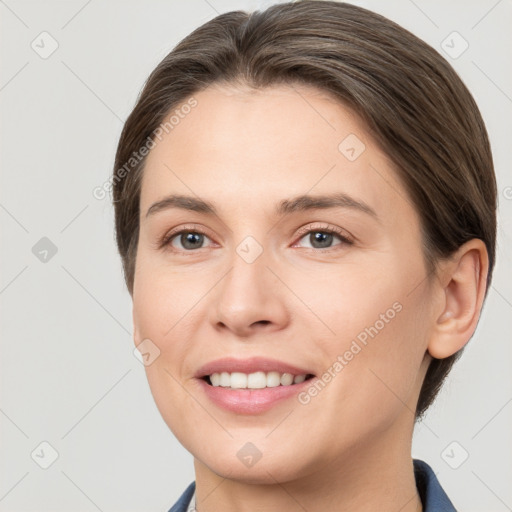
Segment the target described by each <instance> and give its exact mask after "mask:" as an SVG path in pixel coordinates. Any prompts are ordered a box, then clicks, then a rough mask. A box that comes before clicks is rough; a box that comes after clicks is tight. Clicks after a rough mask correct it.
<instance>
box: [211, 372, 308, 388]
mask: <svg viewBox="0 0 512 512" xmlns="http://www.w3.org/2000/svg"><path fill="white" fill-rule="evenodd" d="M246 375H247V374H246ZM312 378H314V375H313V374H311V373H308V374H307V375H305V376H304V375H303V376H300V375H297V376H294V377H293V382H290V383H285V384H283V382H282V381H281V382H279V384H274V385H271V386H269V385H268V384H267V385H265V386H263V385H259V386H249V385H245V386H237V387H231V385H223V384H220V383H218V384H216V386H214V385H213V384H212V381H211V378H210V375H205V376H204V377H201V380H204V381H205V382H206V383H207V384H208V385H210V386H212V387H222V388H226V389H266V388H269V387H270V388H272V387H284V386H295V385H297V384H301V383H302V382H304V381H307V380H310V379H312ZM296 379H297V382H295V380H296Z"/></svg>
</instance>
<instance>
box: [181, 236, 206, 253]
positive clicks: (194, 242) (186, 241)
mask: <svg viewBox="0 0 512 512" xmlns="http://www.w3.org/2000/svg"><path fill="white" fill-rule="evenodd" d="M202 237H203V235H201V234H200V233H184V234H183V235H181V243H182V244H183V247H185V248H186V249H195V248H197V246H198V245H199V246H200V245H201V242H202ZM198 242H199V244H198Z"/></svg>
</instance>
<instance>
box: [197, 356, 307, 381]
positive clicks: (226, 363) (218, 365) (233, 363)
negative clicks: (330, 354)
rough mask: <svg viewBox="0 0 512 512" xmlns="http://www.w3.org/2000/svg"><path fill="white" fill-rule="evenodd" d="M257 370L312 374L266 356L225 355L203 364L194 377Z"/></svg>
mask: <svg viewBox="0 0 512 512" xmlns="http://www.w3.org/2000/svg"><path fill="white" fill-rule="evenodd" d="M258 371H262V372H279V373H291V374H292V375H313V373H312V372H311V371H309V370H305V369H304V368H300V367H298V366H294V365H291V364H288V363H285V362H284V361H279V360H277V359H269V358H267V357H251V358H249V359H236V358H233V357H226V358H223V359H216V360H215V361H210V362H209V363H206V364H204V365H203V366H201V368H199V369H198V370H197V372H196V374H195V377H197V378H202V377H205V376H207V375H212V374H213V373H221V372H228V373H232V372H241V373H254V372H258Z"/></svg>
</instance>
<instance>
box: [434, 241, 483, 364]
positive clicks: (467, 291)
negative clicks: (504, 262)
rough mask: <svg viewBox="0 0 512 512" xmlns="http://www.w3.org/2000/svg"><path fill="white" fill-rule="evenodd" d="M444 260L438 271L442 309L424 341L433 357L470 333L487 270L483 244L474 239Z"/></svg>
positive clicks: (452, 348) (453, 347)
mask: <svg viewBox="0 0 512 512" xmlns="http://www.w3.org/2000/svg"><path fill="white" fill-rule="evenodd" d="M447 261H448V263H447V264H446V265H443V268H442V270H441V272H440V275H439V281H440V282H441V285H442V287H443V293H444V300H443V301H442V305H443V306H442V311H441V313H440V314H439V315H438V317H437V321H436V324H435V325H434V327H433V331H432V335H431V338H430V341H429V343H428V352H429V354H430V355H431V356H432V357H435V358H436V359H444V358H446V357H449V356H451V355H453V354H455V353H456V352H457V351H459V350H460V349H461V348H462V347H464V345H466V343H467V342H468V341H469V340H470V338H471V336H473V333H474V332H475V329H476V326H477V324H478V319H479V317H480V312H481V309H482V305H483V301H484V297H485V290H486V285H487V273H488V271H489V257H488V254H487V248H486V247H485V244H484V242H482V240H478V239H473V240H470V241H468V242H466V243H465V244H464V245H462V246H461V247H460V248H459V249H458V251H457V252H456V253H455V255H453V257H451V258H450V259H449V260H447Z"/></svg>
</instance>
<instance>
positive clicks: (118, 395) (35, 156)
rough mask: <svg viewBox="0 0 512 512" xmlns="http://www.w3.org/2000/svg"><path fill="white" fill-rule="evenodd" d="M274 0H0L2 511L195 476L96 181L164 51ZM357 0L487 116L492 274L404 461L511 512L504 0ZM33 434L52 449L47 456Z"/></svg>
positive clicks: (462, 494) (133, 500)
mask: <svg viewBox="0 0 512 512" xmlns="http://www.w3.org/2000/svg"><path fill="white" fill-rule="evenodd" d="M271 3H274V2H270V1H267V2H262V1H249V0H244V1H234V0H229V1H228V0H208V1H206V0H193V1H187V2H185V1H182V2H178V1H169V0H168V1H152V2H143V1H142V0H137V1H134V0H132V1H121V0H115V1H113V0H112V1H105V0H89V1H86V0H77V1H75V0H73V1H55V0H52V1H45V2H42V1H40V0H34V1H28V0H26V1H22V0H0V16H1V18H0V23H1V26H0V35H1V59H2V60H1V69H0V72H1V77H0V88H1V90H0V102H1V109H2V119H1V130H2V131H1V136H2V149H1V152H0V159H1V167H2V178H1V180H2V181H1V186H0V222H1V227H2V250H1V252H0V254H1V269H2V271H1V275H0V301H1V314H2V341H1V343H2V345H1V359H0V364H1V367H0V378H1V382H0V385H1V387H0V393H1V395H0V396H1V403H0V406H1V408H0V429H1V431H0V432H1V436H2V442H1V456H0V510H1V511H9V512H18V511H29V510H30V511H32V510H37V511H41V512H42V511H66V512H67V511H71V510H73V511H84V512H85V511H95V510H100V511H104V512H107V511H121V510H123V511H151V510H154V511H166V510H168V508H169V507H170V506H171V505H172V504H173V503H174V502H175V500H176V499H177V498H178V496H179V495H180V494H181V493H182V492H183V490H184V489H185V487H186V486H187V485H188V484H189V483H190V482H191V481H192V480H193V479H194V472H193V464H192V456H191V455H190V454H189V453H188V452H186V451H185V450H184V448H182V447H181V445H179V443H178V442H177V441H176V439H175V438H174V437H173V435H172V434H171V432H170V431H169V430H168V428H167V426H166V425H165V423H164V422H163V420H162V419H161V417H160V415H159V413H158V411H157V409H156V406H155V405H154V402H153V399H152V396H151V394H150V392H149V387H148V384H147V381H146V378H145V373H144V368H143V366H142V364H141V363H140V362H139V361H138V360H137V359H136V358H135V357H134V355H133V352H132V351H133V343H132V337H131V336H132V321H131V301H130V297H129V295H128V293H127V291H126V290H125V288H124V282H123V279H122V274H121V265H120V260H119V259H118V256H117V253H116V248H115V244H114V238H113V211H112V206H111V204H110V202H109V198H108V196H107V198H105V199H103V200H98V199H95V197H94V196H93V193H92V191H93V189H94V188H95V187H97V186H101V185H102V184H103V183H105V181H107V180H108V179H109V177H110V174H111V170H112V166H113V162H114V152H115V148H116V144H117V140H118V137H119V135H120V131H121V128H122V124H123V121H124V119H125V118H126V117H127V115H128V114H129V112H130V110H131V108H132V107H133V105H134V102H135V100H136V97H137V94H138V92H139V90H140V88H141V86H142V84H143V82H144V80H145V79H146V77H147V75H148V74H149V72H150V71H151V70H152V69H153V68H154V67H155V65H156V64H157V63H158V62H159V61H160V60H161V59H162V58H163V57H164V56H165V55H166V54H167V53H168V52H169V51H170V50H171V49H172V47H173V46H174V45H175V44H176V43H177V42H178V41H179V40H181V39H182V38H183V37H184V36H186V35H187V34H188V33H189V32H191V31H192V30H193V29H194V28H196V27H197V26H199V25H200V24H202V23H204V22H205V21H207V20H209V19H211V18H212V17H214V16H216V15H217V14H218V13H221V12H225V11H229V10H234V9H245V10H254V9H257V8H263V7H266V6H268V5H270V4H271ZM354 3H358V4H359V5H362V6H363V7H368V8H370V9H373V10H375V11H377V12H380V13H382V14H384V15H386V16H388V17H389V18H391V19H393V20H395V21H397V22H398V23H400V24H401V25H403V26H404V27H406V28H408V29H410V30H411V31H412V32H414V33H415V34H417V35H418V36H420V37H421V38H423V39H424V40H426V41H427V42H428V43H430V44H431V45H432V46H434V47H435V48H436V49H437V50H438V51H439V52H441V53H443V54H444V55H446V56H447V58H448V60H449V61H450V62H451V63H452V64H453V65H454V67H455V69H456V70H457V71H458V72H459V74H460V75H461V77H462V78H463V80H464V81H465V83H466V84H467V85H468V87H469V88H470V90H471V91H472V93H473V94H474V96H475V99H476V100H477V102H478V104H479V106H480V108H481V111H482V114H483V116H484V118H485V121H486V123H487V127H488V130H489V134H490V138H491V141H492V148H493V152H494V158H495V164H496V172H497V177H498V184H499V194H500V196H499V201H500V211H499V234H498V259H497V267H496V270H495V277H494V281H493V287H492V289H491V290H490V292H489V296H488V299H487V303H486V305H485V308H484V312H483V316H482V318H481V321H480V324H479V326H478V329H477V332H476V335H475V336H474V338H473V339H472V341H471V342H470V344H469V346H468V347H467V349H466V352H465V354H464V356H463V358H462V359H461V361H460V362H459V363H458V364H457V366H456V368H455V369H454V371H453V372H452V374H451V376H450V378H449V380H448V382H447V384H446V385H445V387H444V390H443V392H442V393H441V395H440V398H439V400H438V402H437V403H436V405H435V407H434V408H433V409H432V410H431V411H430V413H429V414H428V416H427V417H426V419H425V421H424V422H423V424H421V425H418V426H417V431H416V434H415V438H414V445H413V456H415V457H419V458H422V459H424V460H425V461H427V462H428V463H429V464H430V465H431V466H432V467H433V468H434V470H435V472H436V473H437V475H438V478H439V479H440V481H441V483H442V485H443V486H444V488H445V490H446V491H447V493H448V495H449V496H450V497H451V499H452V500H453V502H454V503H455V505H456V506H457V508H459V509H460V510H462V511H468V512H491V511H496V512H502V511H503V512H504V511H507V510H512V487H511V486H510V482H511V481H512V456H511V454H512V439H511V434H510V433H511V425H512V421H511V420H512V377H511V370H512V364H511V360H512V357H511V356H512V344H511V343H510V339H511V335H510V332H511V330H512V322H511V318H512V279H510V268H511V263H512V247H511V237H512V172H511V169H510V162H511V160H512V151H511V143H510V133H511V132H512V130H511V128H512V122H511V113H512V99H511V98H512V73H511V69H510V63H511V62H512V44H511V35H510V26H511V24H512V2H511V1H510V0H508V1H507V0H501V1H496V0H489V1H487V0H481V1H473V2H468V1H462V0H459V1H453V2H450V3H448V2H445V1H440V0H439V1H426V0H422V1H420V0H415V1H412V0H393V1H388V2H379V1H377V0H374V1H366V2H354ZM45 31H46V32H48V33H49V34H50V36H48V35H42V36H41V35H40V34H41V33H42V32H45ZM454 31H456V32H458V34H459V35H460V36H459V35H453V34H452V33H453V32H454ZM447 38H448V39H447ZM53 41H56V43H57V44H58V48H57V49H56V50H55V52H54V53H53V54H51V55H49V56H47V55H46V54H45V52H49V51H50V50H51V49H52V44H55V43H54V42H53ZM443 41H445V43H444V45H445V48H449V51H450V52H451V53H452V56H450V55H448V54H446V53H445V52H444V50H443V48H442V46H441V45H442V44H443V43H442V42H443ZM464 41H467V43H468V44H469V47H468V48H467V50H466V51H465V52H464V53H462V54H461V55H460V56H457V58H453V57H454V56H455V55H456V54H457V53H459V52H460V51H461V50H462V49H463V48H464V45H465V43H464ZM31 45H33V46H34V47H35V48H33V47H32V46H31ZM446 45H448V46H446ZM36 49H37V50H36ZM41 54H43V56H44V57H47V58H42V56H41ZM43 237H47V238H48V239H49V240H51V242H52V243H53V244H54V245H55V246H56V248H57V253H56V254H55V255H53V256H52V253H51V250H50V252H48V253H45V252H44V250H45V249H46V250H48V247H47V246H45V245H44V244H48V242H47V241H43V242H39V241H40V239H41V238H43ZM38 242H39V244H42V245H36V244H37V243H38ZM34 246H36V249H34V251H33V247H34ZM34 252H35V253H36V254H34ZM41 258H43V259H44V258H46V260H47V261H41ZM42 442H47V443H49V444H50V445H51V447H53V449H54V450H55V451H56V452H57V453H58V458H57V459H56V460H55V461H54V462H53V463H52V464H51V465H50V466H49V467H48V468H47V469H43V468H42V467H40V465H41V464H42V465H45V464H49V463H50V462H52V448H50V447H49V446H48V445H41V443H42ZM466 453H467V455H468V458H467V460H464V458H465V457H466ZM456 466H459V467H458V468H457V469H454V467H456ZM397 512H398V511H397Z"/></svg>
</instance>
